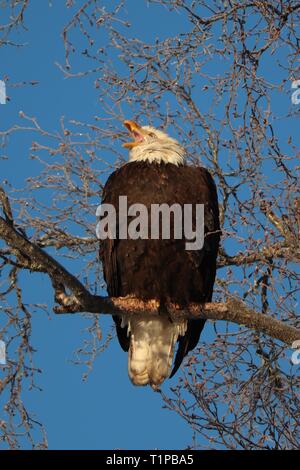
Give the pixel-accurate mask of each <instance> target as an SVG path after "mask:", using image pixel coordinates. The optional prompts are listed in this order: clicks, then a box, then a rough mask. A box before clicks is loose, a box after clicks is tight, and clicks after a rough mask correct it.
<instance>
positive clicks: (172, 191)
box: [100, 121, 220, 389]
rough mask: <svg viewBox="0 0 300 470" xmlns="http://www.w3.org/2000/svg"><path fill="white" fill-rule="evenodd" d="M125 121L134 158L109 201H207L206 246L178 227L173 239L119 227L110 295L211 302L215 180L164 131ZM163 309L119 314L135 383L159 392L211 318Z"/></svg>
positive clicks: (105, 253)
mask: <svg viewBox="0 0 300 470" xmlns="http://www.w3.org/2000/svg"><path fill="white" fill-rule="evenodd" d="M124 124H125V126H126V127H127V129H128V131H129V133H130V134H131V136H132V138H133V140H132V141H131V142H127V143H125V144H123V146H124V147H125V148H127V149H129V162H128V163H126V164H124V165H123V166H121V167H120V168H119V169H117V170H116V171H114V172H113V173H112V175H111V176H110V177H109V178H108V181H107V183H106V185H105V187H104V190H103V196H102V204H103V203H105V204H112V205H113V206H114V207H115V208H116V211H117V215H118V198H119V196H127V200H128V206H129V205H131V204H136V203H139V204H144V205H145V206H146V207H147V208H149V209H150V206H151V205H153V204H168V205H169V206H172V205H173V204H179V205H180V207H183V206H184V204H190V205H191V204H192V205H196V204H203V205H204V233H205V235H204V244H203V246H202V248H201V249H199V250H190V251H189V250H187V249H186V246H185V241H186V240H185V239H184V238H182V239H177V238H175V236H174V235H173V236H172V230H171V236H170V239H163V237H159V239H151V238H150V239H143V238H140V239H130V238H128V239H123V238H122V239H121V237H120V238H119V237H118V233H119V232H118V230H119V227H118V224H117V236H116V237H115V239H110V238H107V239H105V240H102V241H101V242H100V259H101V262H102V265H103V274H104V279H105V281H106V284H107V291H108V295H109V296H111V297H119V296H127V295H132V296H135V297H137V298H140V299H143V300H149V299H157V300H158V301H160V304H161V305H162V306H163V305H166V304H167V303H168V302H174V303H176V304H178V305H180V306H181V307H184V306H185V305H187V304H189V303H190V302H198V303H201V302H210V301H211V299H212V293H213V285H214V281H215V274H216V259H217V253H218V246H219V238H220V230H219V229H220V227H219V211H218V200H217V191H216V186H215V183H214V181H213V178H212V176H211V175H210V173H209V172H208V171H207V170H206V169H205V168H202V167H198V166H190V165H188V164H187V163H186V161H185V151H184V149H183V147H182V146H181V145H180V144H179V142H178V141H177V140H175V139H173V138H171V137H170V136H168V135H167V134H165V133H164V132H162V131H161V130H158V129H155V128H153V127H151V126H143V127H141V126H139V125H138V124H137V123H136V122H134V121H124ZM193 217H194V215H193ZM116 220H117V221H118V217H117V219H116ZM171 224H172V221H171ZM171 228H172V229H173V228H174V227H173V226H172V225H171ZM163 312H164V310H163V309H162V313H161V315H160V316H158V317H157V316H156V317H148V316H147V315H145V316H144V317H134V316H133V317H131V318H130V319H128V318H125V317H123V318H120V317H117V316H115V317H114V321H115V324H116V330H117V337H118V340H119V343H120V345H121V347H122V348H123V350H124V351H128V373H129V377H130V379H131V381H132V382H133V384H135V385H147V384H149V385H151V386H152V388H153V389H157V388H158V387H159V386H160V385H161V384H162V382H163V381H164V380H165V379H166V378H167V377H172V376H173V375H174V374H175V372H176V371H177V370H178V368H179V366H180V364H181V362H182V360H183V358H184V357H185V355H186V354H187V353H188V352H189V351H191V350H192V349H193V348H195V346H196V345H197V343H198V340H199V337H200V333H201V331H202V329H203V327H204V323H205V321H204V320H178V321H171V320H170V318H169V317H168V315H167V314H164V313H163ZM176 343H178V347H177V352H176V356H175V360H174V365H173V370H172V364H173V359H174V354H175V348H176Z"/></svg>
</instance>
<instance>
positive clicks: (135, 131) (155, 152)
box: [123, 121, 185, 165]
mask: <svg viewBox="0 0 300 470" xmlns="http://www.w3.org/2000/svg"><path fill="white" fill-rule="evenodd" d="M124 125H125V126H126V127H127V129H128V130H129V132H130V135H131V136H132V137H133V141H132V142H126V143H125V144H123V147H126V148H128V149H129V161H130V162H139V161H147V162H151V163H155V162H156V163H173V164H174V165H182V164H183V163H184V161H185V151H184V148H183V147H182V146H181V145H180V144H179V142H177V140H175V139H173V138H172V137H170V136H168V135H167V134H165V133H164V132H162V131H160V130H158V129H155V128H154V127H151V126H143V127H141V126H139V125H138V124H137V123H136V122H134V121H124Z"/></svg>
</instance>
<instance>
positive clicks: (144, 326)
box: [122, 317, 187, 388]
mask: <svg viewBox="0 0 300 470" xmlns="http://www.w3.org/2000/svg"><path fill="white" fill-rule="evenodd" d="M122 320H123V321H122V326H125V325H126V323H127V321H126V320H125V318H124V317H123V319H122ZM186 327H187V322H186V320H182V321H178V322H171V321H170V320H169V319H168V318H166V317H152V318H147V319H141V318H132V319H130V320H128V330H127V331H128V334H129V333H130V348H129V353H128V373H129V377H130V379H131V381H132V382H133V383H134V384H135V385H147V384H150V385H151V386H152V387H153V388H157V387H158V386H159V385H160V384H161V383H162V382H163V381H164V380H165V379H166V378H167V377H169V375H170V373H171V368H172V362H173V356H174V349H175V344H176V341H177V339H178V336H179V335H184V334H185V332H186Z"/></svg>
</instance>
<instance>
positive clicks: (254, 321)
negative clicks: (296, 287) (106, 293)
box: [0, 217, 300, 345]
mask: <svg viewBox="0 0 300 470" xmlns="http://www.w3.org/2000/svg"><path fill="white" fill-rule="evenodd" d="M0 236H1V238H3V239H4V240H5V241H6V243H7V244H8V245H9V246H10V247H11V249H12V253H13V254H14V255H15V256H16V258H17V261H18V263H19V265H20V266H22V267H23V268H24V269H29V270H31V271H37V272H44V273H46V274H47V275H49V276H50V278H51V280H52V284H53V288H54V290H55V301H56V302H57V303H58V304H59V305H58V306H55V307H54V312H55V313H58V314H65V313H76V312H89V313H95V314H99V313H103V314H110V315H127V316H129V315H145V314H146V315H160V314H161V311H162V308H163V309H164V311H165V312H166V313H167V314H168V315H169V317H170V318H171V319H173V320H174V319H181V318H189V319H192V318H194V319H196V318H202V319H206V320H225V321H230V322H233V323H236V324H239V325H245V326H247V327H248V328H251V329H254V330H259V331H261V332H263V333H265V334H267V335H269V336H271V337H273V338H275V339H278V340H280V341H282V342H284V343H286V344H287V345H291V344H292V343H293V341H296V340H299V339H300V330H299V329H297V328H295V327H293V326H290V325H287V324H285V323H283V322H280V321H278V320H276V319H275V318H273V317H270V316H268V315H264V314H261V313H258V312H255V311H254V310H252V309H251V308H249V307H247V306H246V305H245V304H244V303H243V302H241V301H239V300H228V301H227V302H225V303H216V302H211V303H205V304H194V303H193V304H190V305H189V306H188V308H184V309H183V308H181V307H180V306H178V305H176V304H168V305H164V306H163V307H162V306H161V305H160V303H159V302H158V301H157V300H151V301H146V302H145V301H142V300H140V299H137V298H134V297H118V298H110V297H102V296H98V295H92V294H91V293H90V292H89V291H88V290H87V289H86V288H85V287H84V285H83V284H82V283H81V282H80V281H79V280H78V279H77V278H76V277H75V276H73V274H71V273H69V272H68V271H67V270H66V269H65V268H64V267H63V266H62V265H61V264H60V263H58V262H57V261H56V260H55V259H54V258H53V257H52V256H50V255H49V254H48V253H46V252H45V251H44V250H42V249H41V248H39V247H38V246H37V245H36V244H34V243H32V242H31V241H30V240H28V239H27V238H26V237H25V236H24V234H22V233H20V232H19V231H18V230H17V229H16V228H15V227H14V226H13V225H11V224H10V223H9V222H8V221H6V220H5V219H4V218H2V217H0ZM66 289H68V290H69V291H70V294H68V293H66Z"/></svg>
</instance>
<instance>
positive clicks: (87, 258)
mask: <svg viewBox="0 0 300 470" xmlns="http://www.w3.org/2000/svg"><path fill="white" fill-rule="evenodd" d="M27 3H28V2H27V1H23V2H18V1H15V2H6V3H5V2H4V7H6V9H7V8H17V12H18V13H14V15H12V16H11V18H12V19H11V21H10V23H6V24H5V25H3V26H0V31H1V32H4V33H5V34H3V35H2V39H1V43H0V44H1V45H6V46H8V45H9V44H10V42H9V41H10V39H9V40H8V34H10V35H11V32H12V29H13V28H14V27H16V26H18V25H20V24H22V21H23V17H24V12H26V7H27ZM141 3H142V2H141ZM73 4H74V5H75V2H73V1H72V0H71V1H70V0H69V1H66V7H69V6H74V5H73ZM145 6H148V9H149V10H148V11H149V14H152V13H151V12H156V13H157V14H160V13H163V14H165V15H167V18H168V19H169V23H168V24H166V27H165V32H166V34H165V35H164V37H163V38H162V37H160V36H158V37H157V39H156V40H154V41H152V40H151V41H146V40H144V39H143V38H142V37H137V36H136V34H133V33H132V25H131V24H130V21H131V14H130V2H127V1H126V0H123V1H110V2H105V1H100V0H88V1H83V0H81V1H80V2H77V11H76V13H75V14H73V16H72V15H71V17H70V20H69V22H68V24H66V25H65V27H64V29H63V31H62V41H63V44H64V48H65V63H63V64H57V66H58V67H59V68H60V70H61V71H62V73H63V74H64V76H65V77H66V78H68V79H70V80H71V79H76V78H80V77H82V76H87V75H91V76H93V77H94V85H95V93H97V96H98V99H99V104H100V106H101V115H100V116H96V117H95V120H94V122H92V123H83V122H78V121H70V122H68V123H66V122H65V121H64V120H63V119H62V120H61V122H60V126H59V128H58V129H57V132H55V133H52V132H49V131H48V130H47V129H44V128H43V127H42V126H41V125H40V124H39V122H38V121H37V120H36V119H35V118H33V117H31V116H27V115H26V114H25V113H21V117H22V118H23V120H24V125H23V126H19V125H15V126H13V127H11V128H8V129H3V130H2V131H1V132H0V136H1V137H2V145H3V147H5V144H6V141H7V138H8V137H10V138H11V139H12V138H13V136H14V134H15V133H17V132H27V133H34V134H35V135H36V138H35V139H34V140H33V142H32V145H31V158H33V159H36V160H37V161H38V162H39V163H40V165H41V173H40V174H39V175H38V176H35V177H32V178H30V179H28V180H27V181H26V183H25V185H24V188H23V189H22V190H16V189H14V188H13V187H12V186H11V185H10V184H9V181H4V183H3V188H2V190H1V194H0V195H1V203H2V210H3V216H2V217H1V218H0V234H1V238H2V239H3V240H4V243H3V246H2V247H1V250H0V257H1V260H2V264H1V274H2V292H1V298H2V301H3V304H2V307H1V310H2V315H3V317H4V318H5V319H6V321H5V322H4V323H3V327H1V330H0V338H1V337H2V336H3V337H4V335H5V336H6V337H9V341H8V351H10V347H11V350H14V351H16V353H15V354H14V355H12V356H11V357H9V361H8V366H7V367H6V369H5V371H6V375H5V378H4V380H2V381H1V382H0V390H2V391H3V393H4V392H7V391H8V392H9V393H8V396H9V398H8V401H7V404H6V408H5V412H6V415H7V419H3V420H2V421H0V430H1V431H0V432H1V433H2V434H0V436H1V439H2V440H4V441H5V442H7V443H8V444H9V446H10V447H12V448H14V447H17V446H18V438H19V436H21V435H26V436H27V438H28V439H31V440H32V445H33V446H37V447H45V446H46V445H47V442H46V437H45V436H44V435H43V438H42V440H41V442H39V443H38V444H34V442H33V437H32V428H33V426H35V425H39V423H37V422H36V421H35V420H33V418H32V416H31V415H30V414H29V413H28V412H27V410H26V408H25V406H24V404H23V401H22V387H23V384H24V382H26V381H28V379H29V380H30V381H31V386H32V387H35V386H36V385H35V383H36V382H35V376H36V372H37V370H36V369H35V367H34V365H33V361H32V356H33V349H32V346H31V343H30V332H31V317H32V315H33V314H34V312H35V311H36V310H37V309H45V310H47V307H46V306H43V305H36V304H35V303H34V299H33V300H32V305H25V302H24V301H23V286H22V282H20V281H19V278H20V273H22V271H24V270H29V271H30V272H39V273H44V274H46V275H47V276H49V277H50V279H51V281H52V285H53V292H54V297H55V302H56V305H55V307H54V310H55V312H56V313H60V314H62V313H75V312H91V313H98V312H100V313H110V314H111V313H114V314H118V313H120V312H123V313H124V312H125V313H127V314H128V315H129V314H138V312H139V311H141V310H143V311H144V310H145V309H148V310H149V311H151V313H153V314H155V312H156V311H157V307H158V306H157V304H156V303H155V302H154V303H153V302H152V303H151V302H150V304H147V305H145V304H143V303H141V302H139V301H138V299H126V298H125V299H108V298H105V297H101V296H100V295H99V291H100V288H101V287H103V281H102V277H101V266H99V260H98V255H97V252H98V241H97V239H96V235H95V215H94V214H95V210H96V207H97V205H98V204H99V200H100V195H101V187H102V184H104V182H105V180H106V178H107V175H108V174H109V173H110V172H111V171H113V169H114V168H115V167H117V166H119V165H120V163H122V162H123V158H124V156H123V153H122V152H121V148H120V139H122V136H123V131H122V130H121V121H122V120H123V119H124V118H127V117H128V114H130V115H131V117H133V118H134V119H136V120H137V121H139V122H144V123H150V124H154V125H156V126H161V127H162V128H169V129H172V131H173V133H176V134H177V136H178V138H179V139H180V141H181V142H182V143H183V144H184V145H185V147H186V149H187V152H188V156H189V160H190V162H191V163H194V164H196V165H197V164H203V165H205V166H206V167H208V168H209V169H210V171H211V173H212V174H213V176H214V178H215V181H216V183H217V186H218V189H219V198H220V210H221V219H222V232H223V244H222V249H221V252H220V256H219V263H218V267H219V269H218V279H217V283H216V289H215V302H214V303H212V304H206V305H204V306H199V305H198V306H197V305H191V306H190V308H189V311H188V312H182V311H179V310H178V308H177V307H176V306H174V305H173V306H172V305H170V306H169V308H170V314H172V315H175V316H178V315H185V316H189V317H192V316H198V317H199V316H202V317H203V318H208V319H211V320H213V323H212V324H211V328H210V329H211V333H212V334H213V335H214V336H213V338H214V339H211V340H210V339H206V338H205V334H203V335H202V340H201V342H200V344H199V348H198V350H197V351H196V352H195V354H194V355H190V356H189V359H188V361H187V363H186V367H185V368H184V369H183V372H182V376H181V377H180V378H179V380H178V384H177V386H176V387H174V388H172V389H171V390H170V392H169V393H167V394H166V393H162V392H160V393H162V398H163V400H164V403H165V406H166V407H168V408H169V409H171V410H174V411H175V412H177V413H179V414H180V416H182V418H183V419H185V420H186V421H187V422H188V423H189V424H190V426H191V427H192V429H194V431H195V436H196V437H197V435H200V436H201V437H202V439H201V442H203V438H204V440H205V442H206V447H208V448H220V447H221V448H228V449H261V448H267V449H268V448H272V449H286V448H289V449H294V448H299V445H300V436H299V420H300V416H299V410H300V407H299V397H298V395H299V390H298V386H299V377H298V376H297V373H299V368H298V369H297V367H296V366H295V365H293V364H291V362H290V355H291V353H292V350H291V349H290V347H291V345H292V342H293V341H295V340H297V339H298V340H299V339H300V332H299V320H298V319H297V317H296V313H297V312H296V311H297V305H298V304H297V298H299V297H297V296H299V286H298V281H299V272H298V271H297V265H298V264H299V260H300V252H299V231H300V198H299V193H298V179H297V175H296V172H297V170H298V167H297V142H296V139H297V136H296V135H293V133H292V131H291V130H290V124H289V123H292V122H293V119H295V115H296V114H297V113H298V112H299V108H297V106H296V105H292V102H291V95H292V89H291V83H292V82H293V81H295V80H297V78H299V62H297V57H298V53H299V11H300V3H299V2H297V1H294V0H285V1H283V0H282V1H280V0H273V1H261V0H254V1H250V0H246V1H237V0H227V1H222V2H221V1H218V0H211V1H208V0H198V1H193V0H148V1H147V2H145ZM14 11H15V10H14ZM145 11H146V10H145ZM178 18H180V27H179V26H178ZM175 20H176V21H175ZM143 21H145V25H146V22H147V17H146V18H143ZM172 21H175V24H176V25H177V26H173V25H172ZM75 28H76V29H77V30H79V31H80V32H81V37H79V38H78V35H76V36H75ZM174 31H176V32H175V33H174ZM79 54H80V55H82V54H83V56H84V57H85V58H86V61H87V66H86V68H85V69H82V65H81V68H80V70H78V68H77V59H78V57H79ZM80 64H82V62H80ZM282 97H284V99H285V104H284V105H283V106H282V108H281V110H280V112H279V111H274V109H275V110H276V103H277V100H282ZM112 157H113V160H114V163H111V161H112V160H111V158H112ZM41 191H43V194H47V202H45V199H44V198H41V196H40V193H41ZM50 253H51V256H50ZM70 259H71V260H72V262H73V263H74V266H75V265H76V266H78V260H80V269H79V273H76V272H75V270H76V269H78V268H75V267H74V271H73V272H72V273H71V271H70V270H69V269H66V268H65V267H64V263H65V261H66V260H67V261H68V264H69V263H70ZM76 260H77V262H76ZM98 317H99V315H95V316H94V318H93V319H92V324H91V328H90V333H91V338H92V339H91V341H92V347H91V349H90V356H89V358H88V360H87V361H86V362H87V364H88V365H89V366H90V365H91V364H92V361H93V358H94V357H95V356H96V355H97V354H98V353H100V352H101V351H102V350H103V347H106V346H107V345H108V343H109V340H110V338H111V337H110V336H108V337H107V338H105V339H104V340H103V339H102V338H101V333H100V327H99V323H98ZM219 320H228V321H229V322H230V323H224V322H222V321H219ZM232 322H233V323H232ZM207 329H208V328H207ZM16 345H17V347H16ZM287 346H288V347H289V349H287ZM16 414H17V416H18V417H19V421H20V422H19V423H17V422H16V418H15V415H16ZM20 423H21V424H20ZM17 426H19V428H18V427H17ZM18 429H19V430H18ZM183 445H184V443H183ZM193 446H194V447H196V446H197V439H196V440H195V443H194V444H193Z"/></svg>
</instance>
